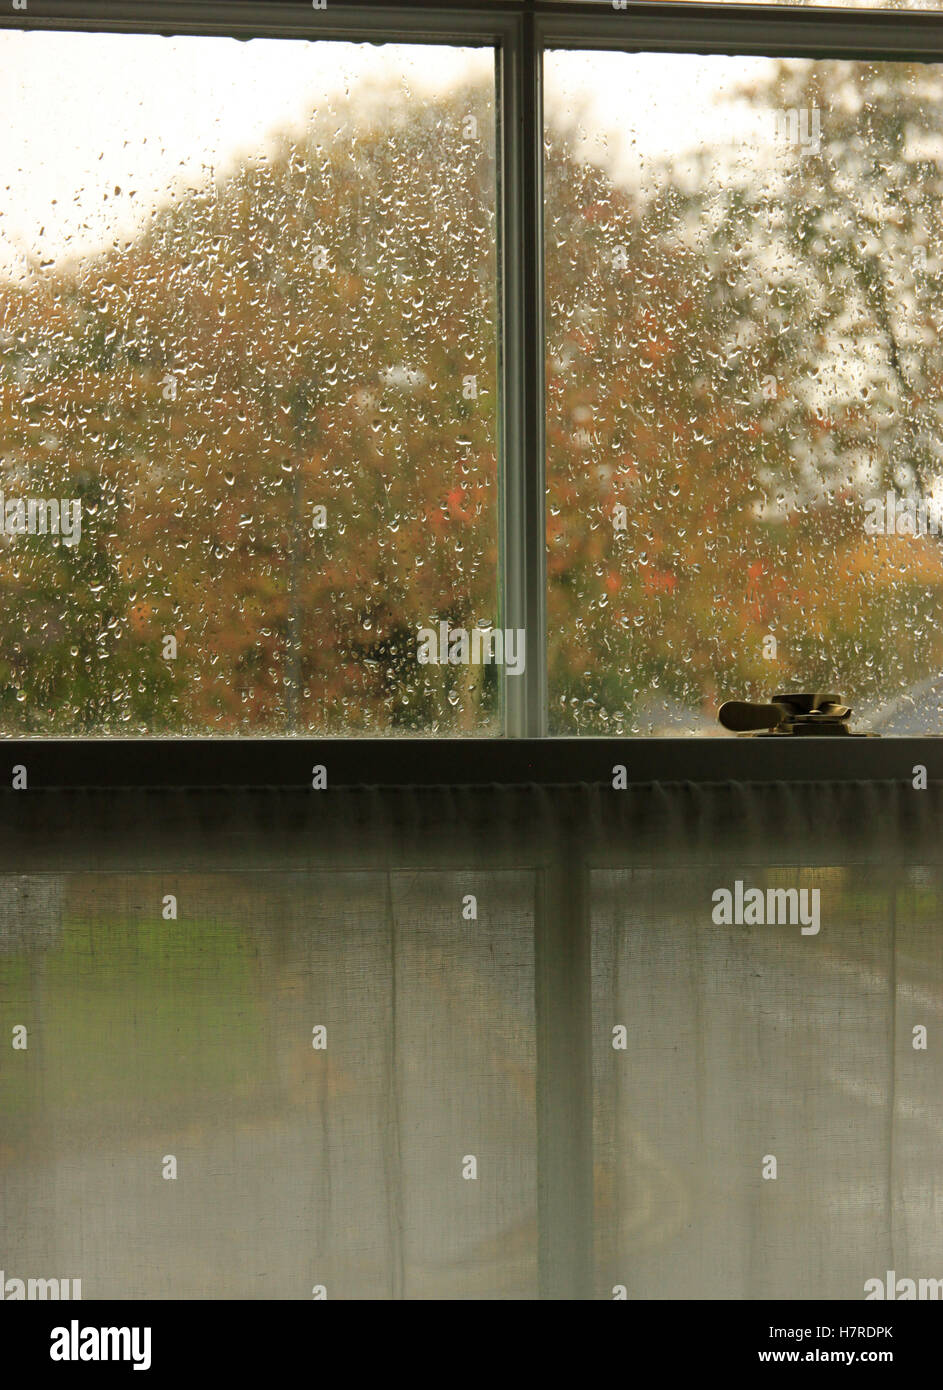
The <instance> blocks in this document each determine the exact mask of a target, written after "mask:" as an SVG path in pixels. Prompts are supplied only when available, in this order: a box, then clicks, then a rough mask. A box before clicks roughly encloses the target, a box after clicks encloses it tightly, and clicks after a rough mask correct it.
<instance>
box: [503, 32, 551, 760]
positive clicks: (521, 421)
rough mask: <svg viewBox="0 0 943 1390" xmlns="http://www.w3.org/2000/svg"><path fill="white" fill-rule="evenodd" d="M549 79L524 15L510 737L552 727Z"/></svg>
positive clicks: (514, 178)
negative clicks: (546, 223) (546, 215)
mask: <svg viewBox="0 0 943 1390" xmlns="http://www.w3.org/2000/svg"><path fill="white" fill-rule="evenodd" d="M542 85H543V84H542V72H541V50H540V46H539V45H538V42H537V39H536V36H535V25H534V19H533V16H532V15H521V16H520V19H519V22H518V23H517V24H516V25H515V26H514V28H513V30H512V31H511V36H510V37H509V38H507V39H506V41H505V43H504V44H503V45H502V48H501V51H500V54H499V71H498V92H499V99H500V104H501V132H500V134H501V174H500V194H499V197H500V219H499V223H500V225H499V238H500V246H499V254H500V265H501V272H500V273H501V288H500V305H501V349H500V363H501V373H500V380H501V389H502V393H503V399H502V406H501V478H502V508H501V592H502V624H503V626H504V627H506V628H515V629H521V630H523V632H524V633H525V638H524V642H525V652H526V660H525V665H524V670H523V673H522V674H520V675H516V676H514V675H509V674H508V672H507V668H506V667H505V668H504V726H505V733H506V734H507V735H508V736H509V737H511V738H540V737H542V736H543V735H544V734H546V731H547V635H546V597H545V594H546V572H547V561H546V545H545V535H546V526H545V509H546V501H545V493H546V485H545V460H544V298H543V169H542V159H543V93H542Z"/></svg>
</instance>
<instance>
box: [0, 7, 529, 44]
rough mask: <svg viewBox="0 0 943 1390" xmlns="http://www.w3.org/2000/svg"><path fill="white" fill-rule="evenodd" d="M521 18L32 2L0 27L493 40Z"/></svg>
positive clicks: (411, 10)
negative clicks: (23, 10) (24, 10)
mask: <svg viewBox="0 0 943 1390" xmlns="http://www.w3.org/2000/svg"><path fill="white" fill-rule="evenodd" d="M40 5H41V9H40V8H38V7H39V6H40ZM521 17H522V11H520V10H518V11H517V12H516V13H515V12H514V11H512V10H505V9H503V8H496V9H484V8H475V7H469V8H468V9H467V10H466V9H464V8H460V7H457V6H455V7H448V6H446V5H443V4H442V0H407V3H405V4H403V3H399V4H390V5H378V4H377V3H376V0H368V3H358V0H328V4H327V7H326V9H324V10H313V9H312V7H311V4H310V0H295V3H290V0H289V2H288V3H286V0H271V3H265V4H259V3H258V0H116V2H113V0H31V3H30V8H29V10H28V11H26V12H12V13H10V14H6V13H4V14H3V15H0V27H2V28H8V29H9V28H13V29H74V30H80V31H93V32H97V31H101V32H120V33H160V34H174V35H176V34H206V35H211V34H219V35H231V36H234V37H237V38H253V37H258V38H264V37H270V38H295V39H299V38H300V39H333V40H339V41H345V40H347V41H350V42H352V43H357V42H365V43H370V42H375V43H397V42H402V43H454V44H488V45H491V44H496V43H499V42H503V41H505V40H506V39H507V38H508V37H509V36H510V35H511V34H512V33H513V32H515V30H516V29H517V28H518V27H519V25H520V22H521Z"/></svg>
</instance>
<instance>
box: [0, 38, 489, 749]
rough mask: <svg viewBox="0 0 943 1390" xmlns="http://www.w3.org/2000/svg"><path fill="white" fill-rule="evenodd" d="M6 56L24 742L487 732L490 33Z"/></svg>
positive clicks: (2, 165)
mask: <svg viewBox="0 0 943 1390" xmlns="http://www.w3.org/2000/svg"><path fill="white" fill-rule="evenodd" d="M0 62H2V65H3V69H4V71H5V72H6V73H7V74H8V77H7V81H6V82H5V84H4V89H3V92H2V93H0V118H2V121H3V125H4V130H5V132H6V135H5V139H4V141H3V148H2V151H0V187H2V188H3V190H4V199H3V212H2V217H0V459H2V464H0V491H2V494H3V506H2V508H0V512H2V519H3V522H4V527H3V532H2V534H0V734H7V735H9V734H22V733H53V734H64V735H80V734H90V733H96V732H107V733H126V734H136V733H138V734H139V733H152V734H169V733H193V734H204V733H218V734H249V733H271V732H279V731H280V732H287V733H299V734H301V733H306V732H309V731H316V732H327V733H345V734H352V733H361V732H363V733H383V732H396V731H410V732H419V733H446V732H457V731H461V732H464V733H485V732H495V731H497V725H496V721H497V717H498V683H497V680H496V674H495V673H496V668H495V666H494V665H493V664H488V663H487V662H484V661H483V662H481V663H479V664H478V665H472V664H466V665H454V666H449V665H448V664H444V663H441V662H426V663H420V661H419V656H420V652H421V644H420V637H419V634H420V630H421V629H423V628H432V629H433V630H434V631H436V632H438V631H440V629H439V624H440V623H448V624H449V625H450V626H451V628H453V629H454V628H456V627H461V628H466V629H468V628H473V627H475V626H476V625H483V626H487V625H489V624H494V623H496V622H497V620H498V614H497V558H496V552H497V507H496V496H495V488H496V471H497V469H496V428H495V407H496V374H495V361H496V349H495V338H496V324H495V314H496V302H495V278H496V266H495V259H496V258H495V245H496V236H495V159H494V141H495V113H494V55H493V53H492V52H489V51H488V50H478V49H476V50H472V49H469V50H464V49H442V50H436V52H435V54H434V61H432V62H430V52H429V50H428V49H426V48H420V49H412V48H406V47H397V46H387V47H383V48H375V47H373V46H370V45H347V44H341V45H339V44H332V43H324V42H322V43H316V42H305V41H267V40H255V41H253V42H249V43H246V42H239V41H236V40H233V39H227V38H179V39H177V38H174V39H170V38H162V37H158V36H156V35H94V34H92V35H86V34H50V33H31V34H23V33H15V32H4V33H2V34H0ZM116 111H118V112H120V113H121V118H120V120H116V119H115V112H116ZM486 650H487V644H486Z"/></svg>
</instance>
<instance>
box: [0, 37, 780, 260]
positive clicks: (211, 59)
mask: <svg viewBox="0 0 943 1390" xmlns="http://www.w3.org/2000/svg"><path fill="white" fill-rule="evenodd" d="M767 66H768V60H766V59H762V58H761V59H755V58H754V59H729V58H716V57H696V56H677V55H660V54H645V55H642V56H641V57H638V56H634V55H626V54H582V53H581V54H571V53H568V54H553V55H551V56H550V57H549V58H548V61H547V101H548V108H549V109H551V110H552V109H555V108H557V107H560V106H562V107H563V108H564V109H566V110H567V111H574V110H579V111H582V110H583V107H584V103H588V108H587V110H588V120H587V122H586V124H587V125H588V126H589V127H590V128H592V129H594V130H595V131H596V132H597V133H600V138H597V139H596V141H595V149H596V151H597V153H598V155H599V157H600V158H602V159H604V160H606V161H607V162H611V163H612V164H613V167H614V171H616V172H621V173H622V174H623V175H624V176H625V177H627V178H631V177H632V174H633V168H635V169H636V170H637V166H638V158H639V155H642V156H644V155H652V154H658V153H662V152H667V151H679V150H684V149H686V148H691V147H693V146H696V145H698V144H700V143H702V142H705V141H706V142H708V143H710V142H719V143H726V142H728V141H729V140H731V139H733V138H734V136H735V135H738V136H739V137H740V138H743V137H745V136H748V131H747V129H746V123H748V122H750V121H753V123H754V124H755V123H756V117H755V113H751V112H750V110H749V108H747V107H746V106H740V108H739V109H737V108H733V107H731V106H730V104H729V103H724V102H722V101H721V100H720V98H722V97H723V96H724V94H725V93H726V92H729V91H730V90H731V89H732V88H733V87H734V86H735V85H736V84H737V83H739V82H740V81H742V80H743V79H744V78H745V77H746V76H748V75H750V76H755V75H758V73H759V72H761V71H763V70H764V68H766V67H767ZM492 71H493V55H492V54H491V52H490V51H489V50H485V49H448V48H440V47H436V48H429V47H426V46H417V47H405V46H398V45H397V46H393V45H386V46H375V45H369V44H337V43H327V42H321V43H318V42H308V41H305V40H284V39H282V40H279V39H253V40H251V41H249V42H240V41H237V40H235V39H226V38H204V37H181V38H162V37H159V36H155V35H131V34H63V33H44V32H31V33H24V32H18V31H11V30H4V31H3V32H0V130H2V131H3V133H4V138H3V143H2V146H0V270H3V271H7V272H8V271H10V270H11V269H13V268H14V267H18V268H19V269H20V270H22V269H23V266H24V261H23V251H24V249H28V252H29V254H30V255H31V256H33V257H36V258H37V259H38V260H39V261H40V262H42V261H51V260H55V259H58V258H59V257H61V256H63V255H67V254H75V253H76V252H80V251H84V250H88V249H92V248H94V247H96V246H98V245H100V244H102V242H103V241H104V240H106V239H110V238H112V237H114V236H115V234H116V232H117V234H118V235H119V236H128V235H131V234H133V231H134V229H135V227H136V226H139V225H141V223H143V222H144V220H145V219H146V217H147V215H148V213H149V212H150V211H151V210H152V208H154V207H155V206H157V205H159V204H161V203H162V202H164V201H165V200H166V198H167V196H168V194H169V191H170V190H171V189H172V188H173V187H174V186H179V185H180V184H184V185H185V184H188V183H195V182H202V181H203V180H204V179H208V178H211V177H212V176H213V174H214V173H216V174H218V173H220V172H221V171H222V170H224V169H225V168H226V167H227V166H228V165H229V164H231V163H232V162H234V160H235V159H236V158H237V157H238V156H239V155H240V154H242V153H245V152H248V151H252V150H255V149H258V148H259V146H260V145H262V144H264V141H265V138H266V136H267V135H268V134H269V133H270V132H272V131H274V130H277V129H279V128H284V127H286V126H291V125H296V126H300V125H301V124H303V122H304V120H305V118H306V116H307V115H308V113H309V112H310V111H311V109H312V108H313V107H319V108H321V109H322V110H324V109H325V108H326V109H328V110H330V107H331V103H332V102H334V101H336V100H337V99H338V98H340V97H342V96H343V95H344V94H345V93H347V92H350V91H352V90H356V88H357V87H358V86H359V85H360V84H361V83H362V82H364V81H367V82H370V83H379V84H381V85H384V84H387V85H390V86H393V87H396V88H398V89H399V90H400V91H403V92H406V93H413V94H414V95H416V96H417V97H420V98H422V97H425V96H428V95H432V94H434V93H436V92H438V91H443V90H445V89H447V88H449V87H450V86H453V85H455V84H456V83H458V82H460V81H462V80H464V79H467V78H469V77H478V78H484V79H485V80H487V79H488V78H489V77H490V75H491V73H492ZM116 190H118V191H116Z"/></svg>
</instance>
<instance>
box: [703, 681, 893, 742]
mask: <svg viewBox="0 0 943 1390" xmlns="http://www.w3.org/2000/svg"><path fill="white" fill-rule="evenodd" d="M851 712H852V711H851V707H850V705H843V704H842V702H841V700H840V698H839V697H838V696H837V695H819V694H808V693H803V692H796V691H792V692H788V693H783V692H780V693H778V694H776V695H774V696H773V699H772V701H771V702H770V704H768V705H755V704H750V703H749V702H748V701H746V700H728V701H727V702H726V703H725V704H723V705H721V707H720V710H719V712H718V715H717V718H718V719H719V720H720V723H721V724H722V725H723V726H724V728H725V729H730V731H731V732H732V733H736V734H749V735H753V736H756V737H759V738H770V737H774V738H775V737H778V736H779V735H781V734H799V735H803V736H806V735H817V734H819V735H828V736H834V735H836V734H837V735H839V736H842V735H848V736H849V737H850V738H875V737H877V735H875V734H853V733H852V732H851V730H850V729H849V727H848V721H849V719H850V718H851Z"/></svg>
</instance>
